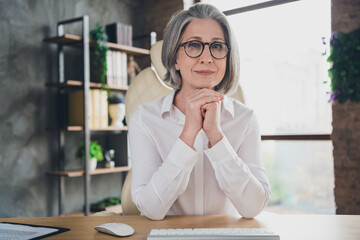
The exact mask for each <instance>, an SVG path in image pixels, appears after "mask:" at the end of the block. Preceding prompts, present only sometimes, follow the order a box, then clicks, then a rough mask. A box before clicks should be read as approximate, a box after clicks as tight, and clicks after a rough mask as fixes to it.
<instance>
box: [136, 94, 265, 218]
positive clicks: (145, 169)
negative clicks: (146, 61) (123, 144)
mask: <svg viewBox="0 0 360 240" xmlns="http://www.w3.org/2000/svg"><path fill="white" fill-rule="evenodd" d="M174 96H175V92H172V93H171V94H169V95H167V96H165V97H162V98H160V99H158V100H155V101H153V102H150V103H144V104H142V105H140V106H139V107H138V108H137V110H136V111H135V112H134V113H133V114H132V116H131V119H130V122H129V141H130V153H131V164H132V174H133V176H132V177H133V179H132V186H131V192H132V194H131V195H132V200H133V202H134V203H135V204H136V206H137V208H138V209H139V210H140V212H141V214H142V215H145V216H146V217H148V218H150V219H153V220H161V219H163V218H164V217H165V215H204V214H227V215H235V216H238V214H240V215H241V216H243V217H246V218H252V217H255V216H256V215H257V214H259V213H260V212H261V211H262V209H263V208H264V207H265V206H266V204H267V203H268V201H269V198H270V192H271V190H270V184H269V180H268V178H267V176H266V173H265V170H264V166H263V163H262V160H261V148H260V147H261V146H260V145H261V139H260V131H259V126H258V122H257V119H256V117H255V115H254V112H253V111H252V110H251V109H249V108H247V107H246V106H245V105H243V104H242V103H240V102H239V101H237V100H235V99H231V98H227V97H225V99H224V100H223V101H222V104H221V108H222V109H221V127H222V131H223V133H224V137H223V139H222V140H220V141H219V142H218V143H217V144H216V145H214V146H213V147H212V148H210V149H209V148H208V142H209V141H208V138H207V136H206V134H205V132H204V131H203V130H201V131H200V132H199V134H198V135H197V137H196V140H195V144H194V148H195V150H194V149H192V148H191V147H189V146H188V145H186V144H185V143H184V142H183V141H182V140H181V139H180V138H179V136H180V134H181V132H182V130H183V127H184V123H185V115H184V114H183V113H182V112H181V111H180V110H179V109H177V108H176V107H175V106H174V105H173V100H174Z"/></svg>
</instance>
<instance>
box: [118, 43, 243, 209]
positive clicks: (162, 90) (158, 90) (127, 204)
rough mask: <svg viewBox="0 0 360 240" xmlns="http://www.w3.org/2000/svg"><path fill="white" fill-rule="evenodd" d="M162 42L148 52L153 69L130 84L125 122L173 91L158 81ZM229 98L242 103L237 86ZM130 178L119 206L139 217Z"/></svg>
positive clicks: (239, 89)
mask: <svg viewBox="0 0 360 240" xmlns="http://www.w3.org/2000/svg"><path fill="white" fill-rule="evenodd" d="M161 48H162V41H159V42H157V43H155V44H154V45H153V46H152V47H151V50H150V58H151V62H152V65H153V67H148V68H145V69H144V70H143V71H141V72H140V73H139V74H138V75H137V76H136V77H135V78H134V79H133V80H132V81H131V83H130V86H129V88H128V90H127V93H126V97H125V112H126V115H125V116H126V122H127V123H128V122H129V120H130V116H131V114H132V113H133V112H134V111H135V110H136V108H137V107H138V106H139V105H140V104H142V103H145V102H150V101H153V100H155V99H158V98H160V97H162V96H165V95H167V94H169V93H170V92H172V91H173V89H172V88H170V87H168V86H166V85H165V84H164V83H163V82H162V81H161V80H160V79H163V78H164V76H165V73H166V69H165V67H164V66H163V65H162V62H161ZM230 97H232V98H235V99H238V100H240V101H241V102H244V96H243V92H242V90H241V88H240V86H239V85H238V86H237V88H236V89H235V91H234V92H233V93H232V94H231V95H230ZM131 178H132V172H131V170H130V171H129V173H128V175H127V176H126V179H125V182H124V184H123V187H122V192H121V205H122V208H123V213H124V215H139V214H140V212H139V210H138V209H137V207H136V206H135V204H134V203H133V202H132V200H131Z"/></svg>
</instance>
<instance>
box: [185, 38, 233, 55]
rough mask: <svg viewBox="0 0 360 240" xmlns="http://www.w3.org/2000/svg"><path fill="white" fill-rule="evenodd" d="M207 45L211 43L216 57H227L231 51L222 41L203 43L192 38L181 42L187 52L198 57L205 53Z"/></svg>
mask: <svg viewBox="0 0 360 240" xmlns="http://www.w3.org/2000/svg"><path fill="white" fill-rule="evenodd" d="M205 45H209V49H210V54H211V56H213V57H214V58H215V59H223V58H225V57H226V56H227V55H228V53H229V51H230V47H229V46H228V45H226V44H225V43H222V42H212V43H208V42H207V43H203V42H200V41H197V40H192V41H188V42H184V43H182V44H180V47H184V50H185V53H186V55H188V56H189V57H191V58H197V57H200V56H201V54H202V53H203V51H204V48H205Z"/></svg>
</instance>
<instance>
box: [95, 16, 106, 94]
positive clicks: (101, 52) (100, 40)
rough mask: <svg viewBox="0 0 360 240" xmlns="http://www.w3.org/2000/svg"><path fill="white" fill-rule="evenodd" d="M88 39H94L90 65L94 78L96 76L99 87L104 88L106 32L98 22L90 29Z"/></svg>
mask: <svg viewBox="0 0 360 240" xmlns="http://www.w3.org/2000/svg"><path fill="white" fill-rule="evenodd" d="M90 39H92V40H94V41H95V46H94V52H93V54H94V55H93V59H91V66H92V69H93V72H94V74H95V76H96V78H98V79H99V81H100V83H101V87H102V88H103V89H105V85H106V84H105V79H106V73H107V61H106V56H107V51H108V50H109V47H108V46H107V40H108V37H107V34H106V33H105V30H104V28H103V27H102V26H101V25H100V24H99V23H97V24H96V27H95V29H93V30H91V31H90Z"/></svg>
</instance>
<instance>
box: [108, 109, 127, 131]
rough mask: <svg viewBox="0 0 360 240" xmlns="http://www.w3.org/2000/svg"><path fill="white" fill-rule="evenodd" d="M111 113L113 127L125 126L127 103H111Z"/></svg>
mask: <svg viewBox="0 0 360 240" xmlns="http://www.w3.org/2000/svg"><path fill="white" fill-rule="evenodd" d="M109 114H110V118H111V125H110V126H112V127H118V128H122V127H124V124H123V120H124V117H125V104H124V103H119V104H110V105H109Z"/></svg>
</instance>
